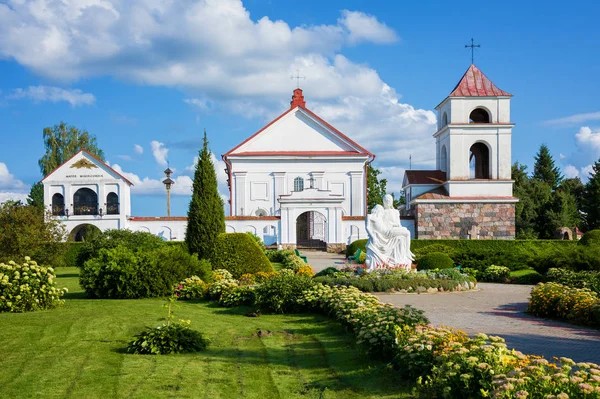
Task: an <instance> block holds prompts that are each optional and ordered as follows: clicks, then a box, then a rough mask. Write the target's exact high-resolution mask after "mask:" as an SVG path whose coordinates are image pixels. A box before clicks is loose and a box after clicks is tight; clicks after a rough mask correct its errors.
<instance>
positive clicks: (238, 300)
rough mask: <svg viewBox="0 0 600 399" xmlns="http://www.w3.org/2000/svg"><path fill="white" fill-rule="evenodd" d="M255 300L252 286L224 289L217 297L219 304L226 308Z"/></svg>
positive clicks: (249, 303) (248, 303)
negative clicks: (219, 296)
mask: <svg viewBox="0 0 600 399" xmlns="http://www.w3.org/2000/svg"><path fill="white" fill-rule="evenodd" d="M254 301H255V294H254V287H252V286H235V287H231V288H230V289H225V290H223V292H222V295H221V298H219V304H220V305H222V306H225V307H227V308H232V307H234V306H241V305H252V304H253V303H254Z"/></svg>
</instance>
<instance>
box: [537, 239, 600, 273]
mask: <svg viewBox="0 0 600 399" xmlns="http://www.w3.org/2000/svg"><path fill="white" fill-rule="evenodd" d="M532 267H533V268H534V269H535V270H536V271H537V272H538V273H541V274H544V273H546V272H547V271H548V270H549V269H552V268H561V269H572V270H575V271H581V270H598V271H600V246H591V247H590V246H586V245H577V246H571V247H567V248H564V249H561V250H559V249H553V250H550V251H548V252H546V253H544V254H542V255H540V256H539V257H537V258H536V259H535V261H534V262H532Z"/></svg>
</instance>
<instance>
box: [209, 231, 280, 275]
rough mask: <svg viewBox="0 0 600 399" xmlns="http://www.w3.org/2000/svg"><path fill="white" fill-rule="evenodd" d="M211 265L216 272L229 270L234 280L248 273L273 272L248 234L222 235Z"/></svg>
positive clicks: (218, 240)
mask: <svg viewBox="0 0 600 399" xmlns="http://www.w3.org/2000/svg"><path fill="white" fill-rule="evenodd" d="M211 264H212V266H213V269H215V270H216V269H225V270H228V271H229V272H230V273H231V274H232V275H233V277H234V278H239V277H241V276H242V274H246V273H256V272H272V271H273V266H272V265H271V262H269V259H268V258H267V257H266V255H265V253H264V252H263V251H262V250H261V249H260V247H259V246H258V244H256V242H255V241H254V240H253V239H252V238H251V237H250V236H249V235H248V234H246V233H223V234H220V235H219V237H218V238H217V241H216V242H215V245H214V253H213V256H212V259H211Z"/></svg>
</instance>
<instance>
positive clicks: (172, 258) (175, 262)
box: [79, 245, 210, 299]
mask: <svg viewBox="0 0 600 399" xmlns="http://www.w3.org/2000/svg"><path fill="white" fill-rule="evenodd" d="M191 276H198V277H200V278H201V279H203V280H204V279H208V278H210V264H209V263H208V261H206V260H198V257H197V256H196V255H190V254H188V253H187V252H186V251H183V250H182V249H181V248H180V247H175V246H165V247H159V248H158V249H156V250H154V251H146V252H142V251H139V252H134V251H132V250H131V249H129V248H127V247H125V246H122V245H118V246H116V247H114V248H110V249H108V248H101V249H100V250H99V252H98V255H97V256H95V257H93V258H91V259H89V260H88V261H86V262H85V264H84V265H83V268H82V269H81V273H80V278H79V282H80V284H81V286H82V287H83V289H84V290H85V291H86V293H87V294H88V296H89V297H91V298H122V299H134V298H149V297H157V296H167V295H169V294H170V293H171V291H172V287H173V285H174V284H176V283H178V282H179V281H181V280H183V279H185V278H187V277H191Z"/></svg>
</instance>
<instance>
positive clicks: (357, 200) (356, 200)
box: [348, 170, 364, 216]
mask: <svg viewBox="0 0 600 399" xmlns="http://www.w3.org/2000/svg"><path fill="white" fill-rule="evenodd" d="M348 174H349V175H350V216H362V215H363V209H364V208H363V207H364V204H363V194H364V190H363V172H362V170H361V171H356V172H348Z"/></svg>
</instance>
